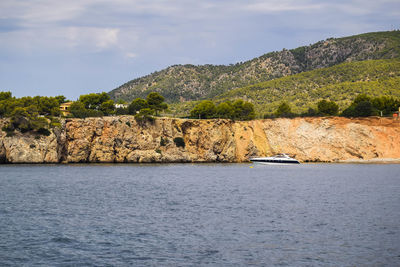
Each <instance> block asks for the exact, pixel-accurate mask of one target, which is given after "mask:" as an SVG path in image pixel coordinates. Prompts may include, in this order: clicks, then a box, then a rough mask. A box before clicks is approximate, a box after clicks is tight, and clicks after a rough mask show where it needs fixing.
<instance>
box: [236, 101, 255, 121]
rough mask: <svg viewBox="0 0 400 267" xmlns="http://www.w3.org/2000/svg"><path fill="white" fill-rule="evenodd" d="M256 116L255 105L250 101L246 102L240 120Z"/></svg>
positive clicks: (251, 118)
mask: <svg viewBox="0 0 400 267" xmlns="http://www.w3.org/2000/svg"><path fill="white" fill-rule="evenodd" d="M255 117H256V113H255V111H254V105H253V104H252V103H250V102H244V103H243V105H242V110H241V112H240V117H239V119H240V120H253V119H254V118H255Z"/></svg>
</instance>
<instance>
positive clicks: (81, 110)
mask: <svg viewBox="0 0 400 267" xmlns="http://www.w3.org/2000/svg"><path fill="white" fill-rule="evenodd" d="M69 111H70V112H71V114H72V115H73V116H74V117H75V118H85V117H87V115H88V112H87V109H86V108H85V105H84V104H83V103H82V102H80V101H75V102H73V103H72V104H71V106H70V107H69Z"/></svg>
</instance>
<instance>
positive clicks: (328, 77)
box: [170, 59, 400, 117]
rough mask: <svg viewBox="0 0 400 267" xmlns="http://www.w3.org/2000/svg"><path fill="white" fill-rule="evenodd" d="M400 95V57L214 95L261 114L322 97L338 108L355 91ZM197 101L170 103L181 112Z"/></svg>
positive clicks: (299, 109) (304, 106) (300, 107)
mask: <svg viewBox="0 0 400 267" xmlns="http://www.w3.org/2000/svg"><path fill="white" fill-rule="evenodd" d="M362 93H364V94H367V95H370V96H372V97H378V96H385V95H386V96H393V97H400V59H386V60H367V61H362V62H348V63H342V64H340V65H336V66H332V67H328V68H322V69H317V70H313V71H308V72H303V73H299V74H295V75H291V76H286V77H282V78H278V79H274V80H271V81H267V82H262V83H257V84H253V85H250V86H246V87H242V88H238V89H234V90H231V91H229V92H227V93H225V94H222V95H220V96H217V97H215V98H214V99H215V101H216V102H217V103H220V102H224V101H227V100H230V101H234V100H235V99H241V98H244V99H245V100H246V101H249V102H251V103H253V104H254V107H255V111H256V113H257V115H258V116H259V117H260V116H262V115H263V114H266V113H273V112H274V111H275V110H276V109H277V108H278V106H279V105H280V104H281V103H282V102H288V103H290V104H291V106H292V110H293V112H295V113H303V112H306V111H307V110H308V108H310V107H313V106H314V107H315V106H316V105H317V103H318V102H319V101H320V100H322V99H326V100H331V101H335V102H336V103H337V104H338V105H339V108H340V109H341V110H343V109H344V108H346V107H347V106H348V105H350V103H351V101H352V99H354V98H355V97H356V96H357V95H358V94H362ZM197 103H198V102H196V101H193V102H185V103H177V104H173V105H171V107H170V109H171V110H172V111H173V112H174V114H178V115H181V116H184V114H187V113H189V111H190V110H191V109H193V107H194V106H195V105H196V104H197Z"/></svg>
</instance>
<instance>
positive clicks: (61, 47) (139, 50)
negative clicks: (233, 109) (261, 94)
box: [0, 0, 400, 100]
mask: <svg viewBox="0 0 400 267" xmlns="http://www.w3.org/2000/svg"><path fill="white" fill-rule="evenodd" d="M399 28H400V1H399V0H347V1H342V0H339V1H328V0H265V1H261V0H229V1H227V0H168V1H167V0H113V1H108V0H68V1H65V0H63V1H57V0H1V1H0V91H11V92H12V93H13V95H14V96H18V97H20V96H25V95H31V96H34V95H49V96H54V95H60V94H63V95H65V96H66V97H68V98H69V99H72V100H74V99H76V98H77V97H79V95H80V94H86V93H91V92H102V91H106V92H108V91H110V90H112V89H114V88H115V87H117V86H119V85H121V84H123V83H125V82H127V81H129V80H131V79H133V78H136V77H139V76H143V75H146V74H149V73H151V72H154V71H157V70H160V69H163V68H165V67H167V66H170V65H174V64H230V63H236V62H239V61H245V60H248V59H251V58H254V57H257V56H260V55H262V54H265V53H267V52H271V51H276V50H281V49H283V48H287V49H290V48H295V47H298V46H302V45H308V44H310V43H314V42H316V41H319V40H323V39H326V38H329V37H342V36H348V35H353V34H359V33H364V32H372V31H387V30H392V29H399Z"/></svg>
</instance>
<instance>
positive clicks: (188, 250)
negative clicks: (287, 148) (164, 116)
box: [0, 164, 400, 266]
mask: <svg viewBox="0 0 400 267" xmlns="http://www.w3.org/2000/svg"><path fill="white" fill-rule="evenodd" d="M0 173H1V175H0V263H1V265H6V266H7V265H11V266H21V265H25V266H62V265H66V266H248V265H253V266H277V265H282V266H371V265H372V266H374V265H376V266H398V263H399V261H400V227H399V225H398V222H399V221H400V207H399V205H398V203H400V179H399V177H398V176H399V175H398V174H399V173H400V165H353V164H344V165H341V164H336V165H335V164H309V165H307V164H304V165H301V166H299V167H298V168H291V167H289V168H274V167H273V166H272V167H268V166H265V167H264V166H263V167H255V168H252V169H250V168H248V165H247V164H226V165H223V164H220V165H215V164H204V165H191V164H187V165H180V164H176V165H129V164H127V165H68V166H61V165H60V166H0Z"/></svg>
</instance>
